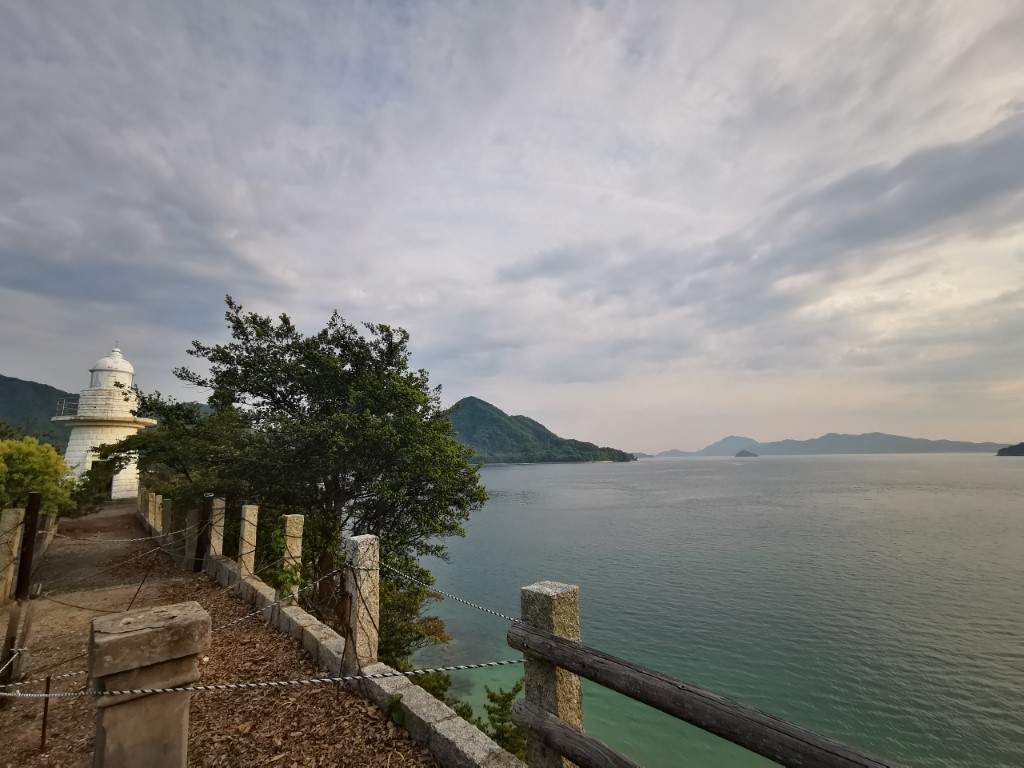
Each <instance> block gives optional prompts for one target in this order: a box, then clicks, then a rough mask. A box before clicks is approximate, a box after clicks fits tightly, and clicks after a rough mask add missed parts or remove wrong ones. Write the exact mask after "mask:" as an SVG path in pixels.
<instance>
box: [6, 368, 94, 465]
mask: <svg viewBox="0 0 1024 768" xmlns="http://www.w3.org/2000/svg"><path fill="white" fill-rule="evenodd" d="M74 394H75V393H73V392H63V391H61V390H59V389H57V388H56V387H51V386H50V385H48V384H40V383H39V382H36V381H23V380H22V379H15V378H12V377H10V376H4V375H2V374H0V419H2V420H3V421H6V422H7V423H8V424H10V425H11V426H12V427H17V428H18V429H20V430H21V431H22V432H24V433H25V434H26V435H32V436H33V437H37V438H39V441H40V442H44V443H52V444H53V445H54V446H56V447H57V448H59V449H60V450H63V449H64V446H66V445H67V443H68V435H69V434H70V433H71V430H69V429H68V428H67V427H64V426H61V425H58V424H54V423H53V422H52V421H50V419H51V418H52V417H53V416H55V415H56V413H57V401H58V400H60V399H61V398H62V397H73V396H74Z"/></svg>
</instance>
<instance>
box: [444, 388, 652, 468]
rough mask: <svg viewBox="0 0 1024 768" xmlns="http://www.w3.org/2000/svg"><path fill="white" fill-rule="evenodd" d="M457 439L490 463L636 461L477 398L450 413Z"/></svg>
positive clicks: (456, 405)
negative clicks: (566, 436) (563, 435)
mask: <svg viewBox="0 0 1024 768" xmlns="http://www.w3.org/2000/svg"><path fill="white" fill-rule="evenodd" d="M449 418H450V419H451V422H452V427H453V429H454V431H455V433H456V439H457V440H458V441H459V442H460V443H463V444H464V445H468V446H470V447H471V448H473V449H474V450H475V451H476V459H477V460H479V461H480V462H482V463H488V464H522V463H549V462H550V463H564V462H581V461H634V460H635V459H634V457H633V456H632V454H629V453H627V452H626V451H620V450H618V449H616V448H609V447H606V446H598V445H595V444H594V443H587V442H584V441H582V440H573V439H571V438H564V437H559V436H558V435H556V434H555V433H554V432H552V431H551V430H550V429H548V428H547V427H545V426H544V425H543V424H541V423H540V422H539V421H536V420H535V419H531V418H530V417H529V416H510V415H508V414H507V413H505V412H504V411H502V410H501V409H500V408H498V407H497V406H495V405H492V404H491V403H488V402H487V401H486V400H481V399H480V398H478V397H473V396H470V397H464V398H462V399H461V400H459V402H457V403H456V404H455V405H454V406H453V407H452V410H451V412H450V414H449Z"/></svg>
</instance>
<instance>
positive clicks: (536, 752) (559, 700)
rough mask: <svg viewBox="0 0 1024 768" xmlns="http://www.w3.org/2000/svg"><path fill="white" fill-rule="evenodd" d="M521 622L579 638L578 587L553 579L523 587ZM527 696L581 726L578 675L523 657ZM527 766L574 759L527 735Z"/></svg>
mask: <svg viewBox="0 0 1024 768" xmlns="http://www.w3.org/2000/svg"><path fill="white" fill-rule="evenodd" d="M519 601H520V612H521V613H520V615H521V616H522V622H523V623H524V624H528V625H530V626H531V627H537V628H538V629H543V630H545V631H546V632H550V633H551V634H553V635H558V636H559V637H565V638H568V639H569V640H574V641H575V642H577V643H578V642H580V588H579V587H577V586H575V585H572V584H559V583H558V582H555V581H539V582H537V583H536V584H531V585H530V586H528V587H523V589H522V590H521V592H520V595H519ZM525 666H526V669H525V673H526V674H525V677H526V686H525V689H526V690H525V694H526V700H527V701H529V702H531V703H532V704H536V705H537V706H539V707H541V708H542V709H544V710H545V711H547V712H550V713H551V714H553V715H555V716H556V717H558V718H559V719H561V720H562V721H564V722H565V723H567V724H569V725H571V726H573V727H574V728H578V729H579V730H581V731H582V730H583V690H582V688H581V686H580V679H579V677H578V676H576V675H574V674H572V673H571V672H567V671H565V670H564V669H559V668H558V667H556V666H555V665H554V664H549V663H548V662H546V661H538V660H535V659H531V658H529V657H527V658H526V665H525ZM526 758H527V760H526V762H527V765H529V766H530V768H566V767H567V766H572V765H574V763H571V762H569V760H567V759H566V758H564V757H562V756H561V755H558V754H557V753H555V752H552V751H551V750H550V749H548V748H547V747H545V746H544V745H543V744H542V743H541V742H540V740H539V739H536V738H534V737H533V736H532V735H529V736H528V737H527V743H526Z"/></svg>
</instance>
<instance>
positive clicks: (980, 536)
mask: <svg viewBox="0 0 1024 768" xmlns="http://www.w3.org/2000/svg"><path fill="white" fill-rule="evenodd" d="M482 477H483V480H484V483H485V484H486V485H487V488H488V490H489V491H490V494H491V501H490V502H488V504H487V505H486V507H485V508H484V509H483V510H481V511H479V512H477V513H476V514H475V516H474V518H473V519H472V520H471V521H470V523H469V525H468V526H467V533H468V535H467V537H466V539H464V540H456V541H452V542H451V546H450V551H451V555H452V562H451V563H450V564H446V563H441V562H431V563H429V564H428V565H429V567H431V568H432V570H433V571H434V574H435V576H436V578H437V583H438V586H439V587H440V588H442V589H445V590H447V591H450V592H453V593H454V594H457V595H459V596H461V597H465V598H467V599H470V600H473V601H475V602H479V603H481V604H483V605H486V606H488V607H491V608H494V609H496V610H499V611H501V612H503V613H507V614H509V615H512V616H517V615H518V603H519V588H520V587H521V586H523V585H526V584H530V583H533V582H535V581H542V580H554V581H563V582H569V583H573V584H578V585H579V586H580V599H581V603H582V605H581V620H582V631H583V640H584V642H585V643H588V644H590V645H593V646H596V647H598V648H600V649H602V650H605V651H608V652H609V653H613V654H616V655H620V656H623V657H625V658H628V659H630V660H632V661H635V662H637V663H640V664H644V665H647V666H650V667H653V668H655V669H658V670H660V671H662V672H665V673H667V674H670V675H673V676H675V677H678V678H681V679H683V680H686V681H687V682H691V683H694V684H696V685H700V686H703V687H705V688H708V689H710V690H712V691H714V692H716V693H721V694H724V695H727V696H731V697H733V698H736V699H738V700H740V701H742V702H744V703H746V704H749V705H751V706H754V707H758V708H760V709H763V710H766V711H768V712H770V713H772V714H775V715H779V716H781V717H785V718H787V719H790V720H793V721H795V722H797V723H799V724H801V725H803V726H806V727H809V728H812V729H814V730H817V731H820V732H822V733H825V734H828V735H830V736H833V737H835V738H838V739H841V740H843V741H847V742H849V743H851V744H855V745H857V746H860V747H862V748H865V749H868V750H871V751H874V752H876V753H879V754H881V755H884V756H886V757H889V758H892V759H895V760H900V761H903V762H905V763H907V764H909V765H914V766H917V765H920V766H1024V460H1021V459H1016V458H996V457H992V456H978V455H937V456H918V455H915V456H821V457H762V458H759V459H747V460H738V459H675V460H671V459H664V460H647V461H642V462H638V463H633V464H577V465H525V466H496V467H488V468H485V469H484V470H483V472H482ZM437 613H439V614H440V615H442V616H443V617H444V618H445V620H446V621H447V623H448V629H449V633H450V634H452V635H453V636H454V637H455V640H454V641H453V642H452V643H451V644H450V645H449V646H448V647H447V648H445V649H431V650H429V651H427V652H424V653H423V654H421V656H420V658H419V662H420V663H434V662H445V663H462V662H474V661H490V660H493V659H504V658H515V657H516V655H517V654H516V652H514V651H512V649H510V648H508V646H507V645H506V644H505V631H506V629H507V622H503V621H502V620H500V619H496V618H494V617H491V616H488V615H487V614H484V613H480V612H478V611H474V610H473V609H471V608H467V607H464V606H461V605H459V604H457V603H454V602H453V601H446V602H445V603H443V604H441V605H440V606H439V607H438V609H437ZM521 674H522V671H521V668H518V667H511V668H508V669H501V670H494V671H493V672H492V671H479V672H466V673H461V674H460V675H458V676H456V677H455V686H456V693H458V694H459V695H462V696H463V697H465V698H467V699H469V700H471V701H473V702H474V704H476V705H477V706H479V704H480V702H481V701H482V700H483V686H484V684H488V685H490V686H492V687H494V686H497V685H504V686H505V687H508V686H509V685H511V684H512V683H513V682H514V681H515V680H516V679H517V678H518V676H519V675H521ZM584 709H585V717H586V727H587V730H588V731H589V732H590V733H592V734H593V735H595V736H596V737H597V738H599V739H602V740H603V741H606V742H607V743H609V744H611V745H613V746H615V747H616V748H618V749H620V750H621V751H623V752H624V753H626V754H627V755H629V756H631V757H632V758H633V759H635V760H638V761H639V762H641V763H643V764H644V765H647V766H675V765H681V764H684V763H688V764H691V765H700V766H730V767H731V766H762V765H769V764H770V763H768V761H766V760H763V759H761V758H758V757H755V756H753V755H750V754H749V753H747V752H745V751H743V750H740V749H738V748H736V747H733V746H731V745H729V744H726V743H724V742H722V741H721V740H719V739H717V738H715V737H713V736H709V735H707V734H703V733H702V732H700V731H698V730H696V729H694V728H692V727H690V726H687V725H684V724H682V723H679V722H678V721H676V720H674V719H672V718H669V717H667V716H665V715H663V714H661V713H659V712H656V711H654V710H651V709H649V708H647V707H645V706H643V705H640V704H637V703H635V702H632V701H630V700H628V699H625V698H624V697H621V696H619V695H618V694H614V693H610V692H608V691H605V690H603V689H601V688H598V687H597V686H592V685H590V684H589V683H586V682H585V683H584Z"/></svg>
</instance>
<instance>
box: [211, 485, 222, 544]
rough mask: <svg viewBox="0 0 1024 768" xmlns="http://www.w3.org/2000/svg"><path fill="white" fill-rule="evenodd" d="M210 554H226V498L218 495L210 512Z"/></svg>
mask: <svg viewBox="0 0 1024 768" xmlns="http://www.w3.org/2000/svg"><path fill="white" fill-rule="evenodd" d="M210 554H211V555H223V554H224V499H223V498H221V497H218V496H215V497H214V499H213V509H212V511H211V513H210Z"/></svg>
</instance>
